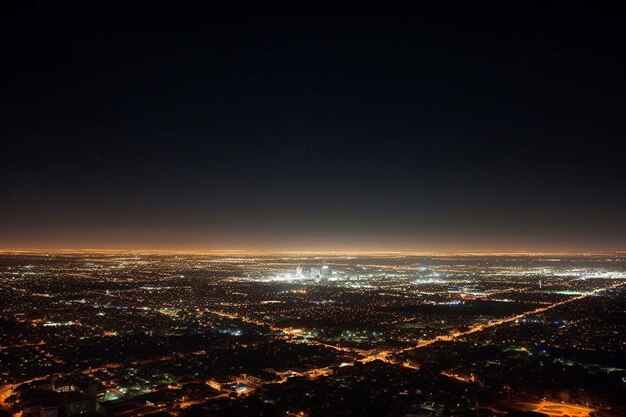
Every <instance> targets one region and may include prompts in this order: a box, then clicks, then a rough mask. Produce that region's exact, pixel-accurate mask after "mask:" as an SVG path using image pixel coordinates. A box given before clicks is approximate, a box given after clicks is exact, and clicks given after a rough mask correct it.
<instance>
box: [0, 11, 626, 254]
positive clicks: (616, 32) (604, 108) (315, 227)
mask: <svg viewBox="0 0 626 417" xmlns="http://www.w3.org/2000/svg"><path fill="white" fill-rule="evenodd" d="M21 3H22V5H21V6H20V9H17V10H11V11H5V12H4V13H3V17H2V19H3V22H2V29H1V30H2V40H1V41H0V42H1V43H2V49H1V50H2V65H1V69H0V71H1V72H2V91H1V92H0V106H1V112H0V118H1V119H0V192H1V197H0V247H4V248H163V249H285V250H305V249H315V250H337V249H352V250H419V251H425V250H600V249H625V248H626V155H625V153H624V148H625V147H624V145H623V142H624V139H625V138H626V129H625V125H626V123H625V120H626V105H625V97H626V88H625V82H624V77H625V75H626V68H625V67H626V65H625V58H624V56H625V54H624V52H625V51H626V48H625V46H626V45H625V43H626V42H625V41H624V39H625V32H624V24H623V15H622V14H621V13H618V11H617V10H611V9H610V8H607V7H606V5H599V4H597V3H587V5H588V6H592V5H596V7H595V8H583V7H578V6H574V5H573V4H572V3H573V2H567V1H559V2H551V1H545V2H536V3H533V4H524V3H522V2H510V3H509V2H493V3H482V2H472V4H469V2H459V3H456V2H434V3H436V4H437V5H438V6H432V5H431V6H428V7H423V8H421V9H414V10H411V11H402V10H395V11H394V12H395V15H393V14H391V13H387V12H385V11H383V10H369V11H367V10H361V9H353V8H346V9H332V10H322V9H319V10H301V11H298V10H287V9H282V10H276V11H271V10H269V9H266V10H256V11H253V10H245V8H244V7H243V6H242V7H241V9H240V10H218V9H215V8H210V7H208V6H207V7H206V8H204V9H202V8H189V7H187V6H182V5H181V4H182V3H183V2H164V1H161V2H153V3H142V4H141V5H135V6H132V7H131V6H126V7H113V6H108V5H107V2H83V5H82V6H76V5H72V6H71V7H70V6H69V5H68V6H64V5H59V4H57V2H52V1H49V2H46V1H42V2H39V3H34V2H21ZM128 3H131V2H128ZM206 3H207V4H210V3H212V2H206ZM504 3H507V4H504ZM513 3H515V4H513Z"/></svg>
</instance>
